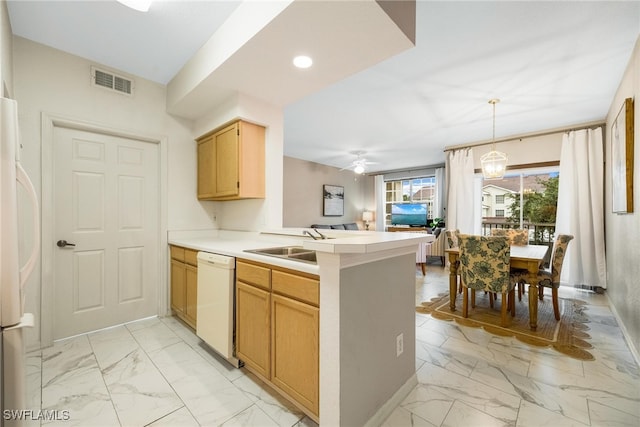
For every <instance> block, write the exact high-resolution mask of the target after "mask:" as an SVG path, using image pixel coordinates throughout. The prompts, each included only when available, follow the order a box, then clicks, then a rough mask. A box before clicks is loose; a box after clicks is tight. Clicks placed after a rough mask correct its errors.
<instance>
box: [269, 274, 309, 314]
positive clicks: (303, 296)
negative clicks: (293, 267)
mask: <svg viewBox="0 0 640 427" xmlns="http://www.w3.org/2000/svg"><path fill="white" fill-rule="evenodd" d="M271 284H272V287H273V291H274V292H277V293H279V294H282V295H286V296H288V297H291V298H295V299H297V300H300V301H304V302H307V303H309V304H313V305H315V306H318V305H320V283H319V282H318V280H315V279H309V278H307V277H301V276H297V275H293V274H289V273H285V272H283V271H277V270H274V271H273V273H272V277H271Z"/></svg>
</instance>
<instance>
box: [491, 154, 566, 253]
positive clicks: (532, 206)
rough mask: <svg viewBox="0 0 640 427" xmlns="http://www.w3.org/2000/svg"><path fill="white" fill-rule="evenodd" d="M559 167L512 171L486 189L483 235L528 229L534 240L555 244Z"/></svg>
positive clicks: (492, 181) (492, 182) (493, 181)
mask: <svg viewBox="0 0 640 427" xmlns="http://www.w3.org/2000/svg"><path fill="white" fill-rule="evenodd" d="M558 169H559V168H558V167H557V166H556V167H550V168H540V169H528V170H517V171H510V172H509V173H508V174H507V175H505V177H504V178H503V179H500V180H490V181H484V183H483V186H482V192H483V196H485V195H486V196H488V197H483V202H482V215H483V218H482V234H483V235H490V234H491V229H493V228H526V229H529V230H532V231H533V233H532V240H533V241H534V242H537V243H544V244H549V245H552V244H553V240H554V234H555V222H556V206H557V201H558V182H559V179H560V175H559V173H558Z"/></svg>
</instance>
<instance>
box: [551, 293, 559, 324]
mask: <svg viewBox="0 0 640 427" xmlns="http://www.w3.org/2000/svg"><path fill="white" fill-rule="evenodd" d="M551 299H552V300H553V314H554V315H555V316H556V320H560V307H558V288H556V287H553V288H551Z"/></svg>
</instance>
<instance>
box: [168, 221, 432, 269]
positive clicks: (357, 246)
mask: <svg viewBox="0 0 640 427" xmlns="http://www.w3.org/2000/svg"><path fill="white" fill-rule="evenodd" d="M304 230H310V229H308V228H285V229H279V230H267V231H263V232H245V231H228V230H189V231H169V233H168V242H169V244H171V245H178V246H182V247H186V248H190V249H194V250H198V251H204V252H212V253H217V254H221V255H227V256H232V257H236V258H244V259H249V260H253V261H258V262H264V263H268V264H273V265H277V266H280V267H284V268H290V269H292V270H297V271H303V272H306V273H311V274H318V266H317V265H316V264H311V263H305V262H300V261H292V260H288V259H285V258H278V257H272V256H267V255H259V254H254V253H251V252H245V250H251V249H261V248H269V247H277V246H287V245H300V246H303V247H304V248H306V249H310V250H315V251H318V252H329V253H336V254H338V253H340V254H343V253H344V254H346V253H357V254H367V253H373V252H380V251H384V250H388V249H395V248H400V247H405V246H411V245H416V244H418V243H420V242H432V241H434V240H435V236H434V235H432V234H425V233H410V232H407V233H403V232H394V233H385V232H376V231H355V230H354V231H343V230H320V232H321V233H322V234H325V235H326V236H327V237H328V238H327V239H325V240H313V239H312V238H311V237H309V236H304V235H303V231H304ZM312 232H313V231H312Z"/></svg>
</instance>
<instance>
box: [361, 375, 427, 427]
mask: <svg viewBox="0 0 640 427" xmlns="http://www.w3.org/2000/svg"><path fill="white" fill-rule="evenodd" d="M417 385H418V377H417V375H416V374H415V373H414V374H413V375H411V377H410V378H409V379H408V380H407V382H405V383H404V384H403V385H402V387H400V388H399V389H398V390H397V391H396V392H395V393H393V396H391V398H390V399H389V400H387V401H386V402H385V403H384V404H383V405H382V406H381V407H380V408H379V409H378V410H377V411H376V413H375V414H373V416H372V417H371V418H369V421H367V422H366V424H365V425H364V427H379V426H380V425H382V423H383V422H384V421H385V420H386V419H387V418H389V415H391V413H392V412H393V411H394V410H395V409H396V407H397V406H398V405H399V404H400V403H401V402H402V401H403V400H404V399H405V398H406V397H407V396H408V395H409V393H411V391H412V390H413V389H414V388H415V387H416V386H417Z"/></svg>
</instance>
